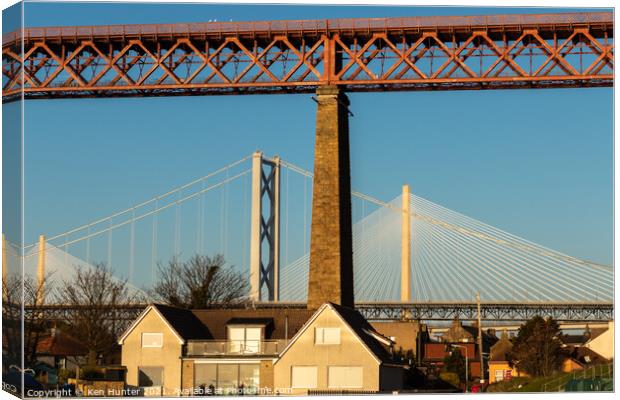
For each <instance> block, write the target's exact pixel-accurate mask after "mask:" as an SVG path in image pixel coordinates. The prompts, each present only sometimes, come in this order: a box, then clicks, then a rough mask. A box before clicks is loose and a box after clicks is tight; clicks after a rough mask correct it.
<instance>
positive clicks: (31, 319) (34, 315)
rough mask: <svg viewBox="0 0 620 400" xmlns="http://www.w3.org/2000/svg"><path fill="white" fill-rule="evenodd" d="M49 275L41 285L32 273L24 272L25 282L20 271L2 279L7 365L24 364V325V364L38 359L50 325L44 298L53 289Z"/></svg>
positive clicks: (27, 364)
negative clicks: (42, 339)
mask: <svg viewBox="0 0 620 400" xmlns="http://www.w3.org/2000/svg"><path fill="white" fill-rule="evenodd" d="M50 276H51V275H50V274H48V275H47V276H46V278H45V282H46V284H45V285H39V284H38V283H37V282H35V280H34V279H33V278H32V277H31V276H25V277H24V279H23V282H22V277H21V275H19V274H11V275H8V276H7V277H6V279H4V280H3V281H2V335H3V336H4V337H5V338H6V339H5V340H6V347H5V350H6V352H5V354H4V356H5V359H4V364H5V366H6V367H9V366H10V365H12V364H15V365H20V364H21V356H22V329H23V356H24V365H25V366H26V367H31V366H33V365H34V364H35V363H36V357H37V347H38V345H39V342H40V340H41V338H42V337H43V335H44V334H45V331H46V329H47V327H48V325H49V321H48V320H47V319H46V316H45V313H44V312H43V308H42V301H41V300H43V299H45V297H46V296H47V294H48V293H49V291H50V284H49V282H50V279H49V278H50ZM22 283H23V284H22ZM22 302H23V303H22ZM22 305H23V307H22ZM22 318H23V322H24V324H23V327H22V324H21V320H22Z"/></svg>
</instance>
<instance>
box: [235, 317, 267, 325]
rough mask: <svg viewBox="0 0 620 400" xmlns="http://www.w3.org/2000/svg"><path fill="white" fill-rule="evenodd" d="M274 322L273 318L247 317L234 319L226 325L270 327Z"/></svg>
mask: <svg viewBox="0 0 620 400" xmlns="http://www.w3.org/2000/svg"><path fill="white" fill-rule="evenodd" d="M272 322H273V318H260V317H247V318H238V317H234V318H231V319H229V320H228V322H226V325H269V324H271V323H272Z"/></svg>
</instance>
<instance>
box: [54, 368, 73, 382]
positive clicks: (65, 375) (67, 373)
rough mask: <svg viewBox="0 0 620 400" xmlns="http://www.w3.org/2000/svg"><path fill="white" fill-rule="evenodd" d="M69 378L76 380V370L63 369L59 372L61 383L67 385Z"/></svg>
mask: <svg viewBox="0 0 620 400" xmlns="http://www.w3.org/2000/svg"><path fill="white" fill-rule="evenodd" d="M69 378H75V370H74V369H66V368H62V369H60V370H58V381H59V382H61V383H66V382H67V381H68V380H69Z"/></svg>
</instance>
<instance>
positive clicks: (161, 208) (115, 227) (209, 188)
mask: <svg viewBox="0 0 620 400" xmlns="http://www.w3.org/2000/svg"><path fill="white" fill-rule="evenodd" d="M251 171H252V170H251V169H247V170H245V171H243V172H240V173H238V174H236V175H234V176H231V177H230V178H229V179H228V180H227V181H222V182H218V183H216V184H213V185H211V186H208V187H207V188H206V189H205V190H204V192H208V191H209V190H213V189H216V188H219V187H220V186H222V185H225V184H227V183H228V182H231V181H233V180H235V179H237V178H239V177H241V176H244V175H246V174H248V173H250V172H251ZM202 192H203V191H199V192H196V193H193V194H191V195H188V196H185V197H184V198H182V199H180V200H178V202H179V203H183V202H185V201H187V200H189V199H192V198H194V197H196V196H198V195H199V194H200V193H202ZM176 204H177V202H176V201H175V202H171V203H168V204H166V205H165V206H161V207H159V208H157V209H156V210H152V211H149V212H145V213H144V214H141V215H138V216H136V217H135V221H139V220H141V219H144V218H146V217H148V216H149V215H152V214H154V213H157V212H160V211H163V210H165V209H168V208H170V207H172V206H174V205H176ZM106 219H107V218H106ZM106 219H104V221H105V220H106ZM131 221H132V220H127V221H123V222H120V223H117V224H114V225H112V226H111V227H110V228H105V229H102V230H99V231H96V232H94V233H91V234H90V235H85V236H81V237H78V238H77V239H74V240H71V241H67V242H63V244H62V245H65V244H74V243H77V242H80V241H82V240H85V239H87V238H89V237H95V236H98V235H100V234H102V233H105V232H107V231H108V229H117V228H120V227H121V226H125V225H127V224H129V223H131ZM61 237H62V236H61ZM34 254H37V253H36V252H34V253H32V254H31V255H34ZM31 255H29V256H31Z"/></svg>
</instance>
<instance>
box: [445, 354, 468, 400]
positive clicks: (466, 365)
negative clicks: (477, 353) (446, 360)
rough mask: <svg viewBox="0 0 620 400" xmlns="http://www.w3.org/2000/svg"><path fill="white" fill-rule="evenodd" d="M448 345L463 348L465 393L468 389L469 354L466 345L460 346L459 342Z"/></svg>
mask: <svg viewBox="0 0 620 400" xmlns="http://www.w3.org/2000/svg"><path fill="white" fill-rule="evenodd" d="M448 346H450V347H458V348H461V349H465V393H467V392H468V391H469V390H468V389H467V387H468V386H469V385H468V384H469V361H468V359H469V356H468V355H467V346H461V345H459V344H449V345H448Z"/></svg>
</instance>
